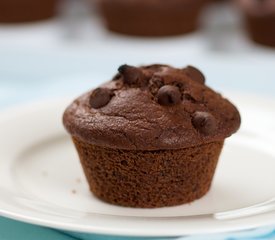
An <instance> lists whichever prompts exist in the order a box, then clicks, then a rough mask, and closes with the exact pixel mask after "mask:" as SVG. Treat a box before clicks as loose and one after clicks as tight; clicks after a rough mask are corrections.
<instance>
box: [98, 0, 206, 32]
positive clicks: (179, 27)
mask: <svg viewBox="0 0 275 240" xmlns="http://www.w3.org/2000/svg"><path fill="white" fill-rule="evenodd" d="M100 4H101V5H100V7H101V12H102V14H103V16H104V18H105V20H106V25H107V28H108V29H109V30H110V31H113V32H117V33H121V34H126V35H133V36H149V37H159V36H172V35H180V34H186V33H189V32H193V31H194V30H196V29H197V27H198V18H199V14H200V12H201V9H202V7H203V5H204V2H201V1H198V3H195V4H192V5H191V6H190V7H186V6H185V3H183V4H180V5H179V6H173V7H171V8H169V9H166V8H165V6H163V7H160V6H158V7H154V6H147V5H146V4H145V6H143V5H136V6H131V4H129V3H128V2H127V1H124V2H121V1H104V0H103V1H101V3H100Z"/></svg>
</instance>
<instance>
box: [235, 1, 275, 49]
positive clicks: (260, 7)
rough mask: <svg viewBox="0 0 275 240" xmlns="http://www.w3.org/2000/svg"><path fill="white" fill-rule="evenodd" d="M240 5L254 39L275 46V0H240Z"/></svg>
mask: <svg viewBox="0 0 275 240" xmlns="http://www.w3.org/2000/svg"><path fill="white" fill-rule="evenodd" d="M240 5H241V7H242V9H243V11H244V14H245V19H246V24H247V28H248V31H249V34H250V37H251V38H252V40H253V41H254V42H256V43H259V44H263V45H267V46H272V47H275V1H274V0H240Z"/></svg>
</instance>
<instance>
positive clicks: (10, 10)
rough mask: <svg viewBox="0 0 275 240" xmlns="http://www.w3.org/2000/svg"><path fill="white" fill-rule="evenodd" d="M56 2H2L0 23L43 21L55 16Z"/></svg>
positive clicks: (46, 0) (34, 0)
mask: <svg viewBox="0 0 275 240" xmlns="http://www.w3.org/2000/svg"><path fill="white" fill-rule="evenodd" d="M55 7H56V0H1V1H0V22H1V23H20V22H31V21H37V20H43V19H47V18H50V17H53V16H54V15H55V10H56V9H55Z"/></svg>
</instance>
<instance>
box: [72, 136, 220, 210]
mask: <svg viewBox="0 0 275 240" xmlns="http://www.w3.org/2000/svg"><path fill="white" fill-rule="evenodd" d="M73 141H74V143H75V146H76V149H77V151H78V154H79V157H80V160H81V164H82V166H83V170H84V173H85V175H86V178H87V180H88V183H89V186H90V190H91V192H93V193H94V195H95V196H97V197H98V198H99V199H101V200H103V201H105V202H108V203H111V204H115V205H121V206H125V207H136V208H155V207H167V206H175V205H180V204H183V203H189V202H192V201H194V200H195V199H199V198H201V197H202V196H203V195H205V194H206V193H207V192H208V190H209V188H210V186H211V182H212V179H213V175H214V172H215V169H216V165H217V162H218V158H219V156H220V153H221V150H222V147H223V141H220V142H213V143H209V144H204V145H201V146H198V147H192V148H186V149H179V150H158V151H138V150H137V151H135V150H120V149H110V148H103V147H99V146H95V145H92V144H89V143H84V142H82V141H81V140H79V139H77V138H75V137H73Z"/></svg>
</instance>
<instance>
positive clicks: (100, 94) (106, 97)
mask: <svg viewBox="0 0 275 240" xmlns="http://www.w3.org/2000/svg"><path fill="white" fill-rule="evenodd" d="M112 97H113V93H112V91H111V90H110V89H108V88H97V89H95V90H94V91H93V92H92V94H91V96H90V106H91V107H92V108H95V109H98V108H101V107H104V106H105V105H107V104H108V103H109V102H110V100H111V98H112Z"/></svg>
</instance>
